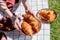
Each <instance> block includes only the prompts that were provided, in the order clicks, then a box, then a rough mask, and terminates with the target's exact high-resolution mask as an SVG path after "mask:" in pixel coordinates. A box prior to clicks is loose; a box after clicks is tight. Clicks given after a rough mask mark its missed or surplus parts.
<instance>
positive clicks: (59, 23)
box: [48, 0, 60, 40]
mask: <svg viewBox="0 0 60 40" xmlns="http://www.w3.org/2000/svg"><path fill="white" fill-rule="evenodd" d="M48 4H49V8H51V9H54V10H55V11H56V13H57V18H56V20H55V21H54V22H53V23H51V25H50V26H51V27H50V35H51V36H50V40H60V0H48Z"/></svg>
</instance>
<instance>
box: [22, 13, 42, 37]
mask: <svg viewBox="0 0 60 40" xmlns="http://www.w3.org/2000/svg"><path fill="white" fill-rule="evenodd" d="M23 20H24V21H25V22H27V24H26V23H25V25H28V24H29V25H30V27H31V28H30V29H31V30H32V35H33V34H35V33H37V32H39V30H40V28H41V24H40V21H39V20H38V19H37V18H36V17H34V16H33V15H31V14H29V13H26V14H24V15H23ZM24 21H23V23H24ZM23 23H22V24H23ZM23 26H24V25H23ZM21 27H22V26H21ZM27 27H29V26H26V28H27ZM22 29H23V28H22ZM27 30H29V29H27ZM31 30H30V31H31ZM23 31H24V30H23ZM28 35H29V34H28ZM32 35H31V36H32Z"/></svg>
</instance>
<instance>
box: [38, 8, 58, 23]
mask: <svg viewBox="0 0 60 40" xmlns="http://www.w3.org/2000/svg"><path fill="white" fill-rule="evenodd" d="M38 14H39V16H40V18H41V19H42V20H45V21H46V22H50V23H51V22H53V21H54V20H55V19H56V17H57V15H56V13H55V11H54V10H50V9H42V10H39V11H38Z"/></svg>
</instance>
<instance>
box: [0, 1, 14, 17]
mask: <svg viewBox="0 0 60 40" xmlns="http://www.w3.org/2000/svg"><path fill="white" fill-rule="evenodd" d="M0 10H2V11H3V12H4V13H5V14H7V15H8V16H9V17H12V16H13V14H12V13H11V12H10V11H9V9H8V8H7V6H6V4H4V2H3V1H2V0H0Z"/></svg>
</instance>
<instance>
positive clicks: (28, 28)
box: [21, 21, 33, 36]
mask: <svg viewBox="0 0 60 40" xmlns="http://www.w3.org/2000/svg"><path fill="white" fill-rule="evenodd" d="M21 26H22V31H23V32H24V33H25V34H26V35H29V36H32V34H33V30H32V27H31V25H29V24H28V23H27V22H25V21H23V23H22V25H21Z"/></svg>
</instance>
